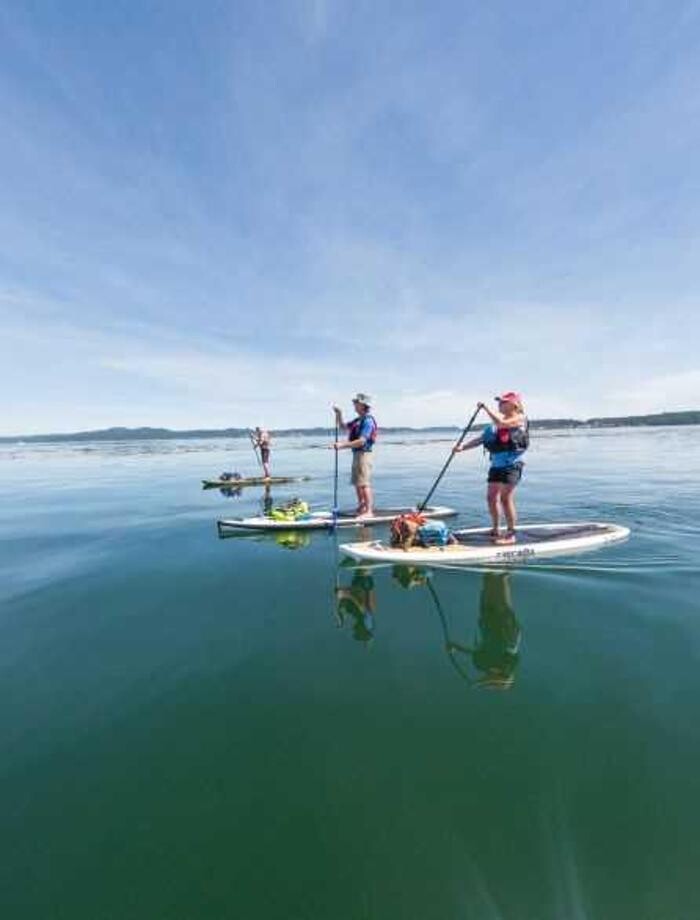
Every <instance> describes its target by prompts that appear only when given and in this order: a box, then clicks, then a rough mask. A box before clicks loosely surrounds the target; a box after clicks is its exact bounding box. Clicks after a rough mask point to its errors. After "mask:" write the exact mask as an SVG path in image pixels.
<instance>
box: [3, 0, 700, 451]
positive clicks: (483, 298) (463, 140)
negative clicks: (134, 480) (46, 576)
mask: <svg viewBox="0 0 700 920" xmlns="http://www.w3.org/2000/svg"><path fill="white" fill-rule="evenodd" d="M0 111H1V114H2V125H3V139H2V144H0V179H1V181H0V332H1V337H0V367H1V370H0V382H1V384H2V390H3V393H4V405H5V412H4V413H3V418H2V421H0V433H3V434H13V433H31V432H38V431H49V430H50V431H67V430H75V429H80V428H93V427H104V426H108V425H148V424H150V425H165V426H169V427H199V426H214V427H219V426H222V427H223V426H227V425H247V424H256V423H257V422H262V423H264V424H266V425H270V426H279V427H284V426H296V425H300V424H304V425H324V424H326V423H328V421H329V418H330V412H329V405H330V403H331V402H332V401H334V400H341V401H344V404H346V405H347V404H348V403H349V397H350V396H351V395H352V393H354V392H355V391H356V390H357V389H362V390H364V391H369V392H371V393H373V394H374V395H375V398H376V410H377V415H378V417H379V419H380V422H383V423H384V424H415V425H426V424H442V423H455V424H457V423H460V422H462V421H463V420H464V419H465V417H466V416H467V415H468V414H470V409H471V406H472V404H473V403H474V401H475V400H477V399H486V398H488V397H490V396H492V395H493V394H494V393H496V392H498V391H499V390H503V389H511V388H517V389H520V390H522V392H523V394H524V396H525V398H526V403H527V406H528V409H529V411H530V413H531V415H532V416H533V417H545V416H560V415H567V416H568V415H574V416H590V415H605V414H608V415H609V414H618V413H630V412H645V411H660V410H663V409H666V408H668V409H689V408H700V359H699V358H698V347H697V342H698V339H699V335H698V333H699V332H700V319H698V316H699V315H700V310H698V306H699V301H700V207H699V205H700V156H699V155H698V151H699V150H700V2H696V0H693V2H690V0H688V2H673V0H664V2H655V0H654V2H652V0H635V2H634V3H629V2H618V0H606V2H604V3H603V2H597V0H588V2H585V3H583V2H569V3H561V2H560V0H557V2H554V0H546V2H545V0H541V2H537V0H534V2H528V3H527V4H518V3H513V2H512V0H507V2H506V0H488V2H486V0H483V2H473V3H468V4H467V3H463V2H452V0H450V2H447V0H445V2H441V0H437V2H431V3H426V2H400V0H396V2H392V3H383V2H377V0H375V2H364V0H353V2H349V0H348V2H345V0H342V2H341V0H289V2H284V3H275V2H266V3H252V2H250V3H249V2H237V3H231V2H219V0H203V2H202V3H199V4H193V3H191V2H181V0H167V2H166V0H150V2H148V3H140V2H136V0H127V2H114V3H111V4H98V3H94V2H87V0H71V2H70V3H65V2H63V0H54V2H49V0H41V2H38V0H35V2H28V0H22V2H18V0H5V2H4V3H3V4H2V6H0ZM348 408H349V405H348Z"/></svg>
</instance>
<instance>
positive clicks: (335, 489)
mask: <svg viewBox="0 0 700 920" xmlns="http://www.w3.org/2000/svg"><path fill="white" fill-rule="evenodd" d="M339 437H340V427H339V426H338V422H337V420H336V423H335V443H336V444H337V443H338V438H339ZM333 453H334V454H335V466H334V469H333V524H334V525H335V522H336V520H337V517H338V448H337V447H335V448H334V449H333Z"/></svg>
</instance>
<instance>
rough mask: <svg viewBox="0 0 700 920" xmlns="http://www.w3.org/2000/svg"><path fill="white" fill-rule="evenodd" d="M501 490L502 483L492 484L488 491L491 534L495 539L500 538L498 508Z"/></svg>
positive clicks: (489, 485) (487, 499) (487, 500)
mask: <svg viewBox="0 0 700 920" xmlns="http://www.w3.org/2000/svg"><path fill="white" fill-rule="evenodd" d="M500 490H501V486H500V483H498V482H490V483H489V484H488V488H487V490H486V502H487V504H488V506H489V514H490V515H491V527H492V530H491V533H492V534H493V536H494V537H496V536H498V525H499V508H498V497H499V493H500Z"/></svg>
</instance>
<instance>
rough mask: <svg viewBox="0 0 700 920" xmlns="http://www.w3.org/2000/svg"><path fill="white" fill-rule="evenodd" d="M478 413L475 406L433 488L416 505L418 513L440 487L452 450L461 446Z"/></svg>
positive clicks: (478, 408) (452, 452) (478, 409)
mask: <svg viewBox="0 0 700 920" xmlns="http://www.w3.org/2000/svg"><path fill="white" fill-rule="evenodd" d="M479 412H481V406H477V408H476V410H475V411H474V414H473V415H472V417H471V418H470V419H469V421H468V422H467V424H466V426H465V428H464V431H463V432H462V433H461V435H460V436H459V438H458V439H457V442H456V444H455V445H454V447H453V448H452V450H451V451H450V455H449V457H448V458H447V460H445V465H444V466H443V468H442V469H441V470H440V475H439V476H438V478H437V479H436V480H435V482H434V483H433V487H432V488H431V490H430V492H428V494H427V495H426V496H425V498H424V499H423V501H422V502H421V503H420V505H418V510H419V511H422V510H423V509H424V508H425V506H426V505H427V504H428V502H429V501H430V499H431V498H432V496H433V492H434V491H435V490H436V489H437V487H438V486H439V485H440V480H441V479H442V477H443V476H444V475H445V473H446V472H447V467H448V466H449V465H450V463H452V458H453V457H454V448H455V447H460V446H461V444H462V441H463V440H464V439H465V438H466V436H467V435H468V434H469V432H470V430H471V427H472V425H473V424H474V421H475V419H476V417H477V415H478V414H479Z"/></svg>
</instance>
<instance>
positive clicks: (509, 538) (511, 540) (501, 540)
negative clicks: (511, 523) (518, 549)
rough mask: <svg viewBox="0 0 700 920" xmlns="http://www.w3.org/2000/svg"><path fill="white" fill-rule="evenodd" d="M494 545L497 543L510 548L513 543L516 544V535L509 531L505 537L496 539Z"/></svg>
mask: <svg viewBox="0 0 700 920" xmlns="http://www.w3.org/2000/svg"><path fill="white" fill-rule="evenodd" d="M494 543H497V544H498V545H499V546H508V545H510V544H511V543H515V534H514V533H513V531H512V530H509V531H508V533H506V534H504V536H502V537H496V539H495V540H494Z"/></svg>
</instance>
